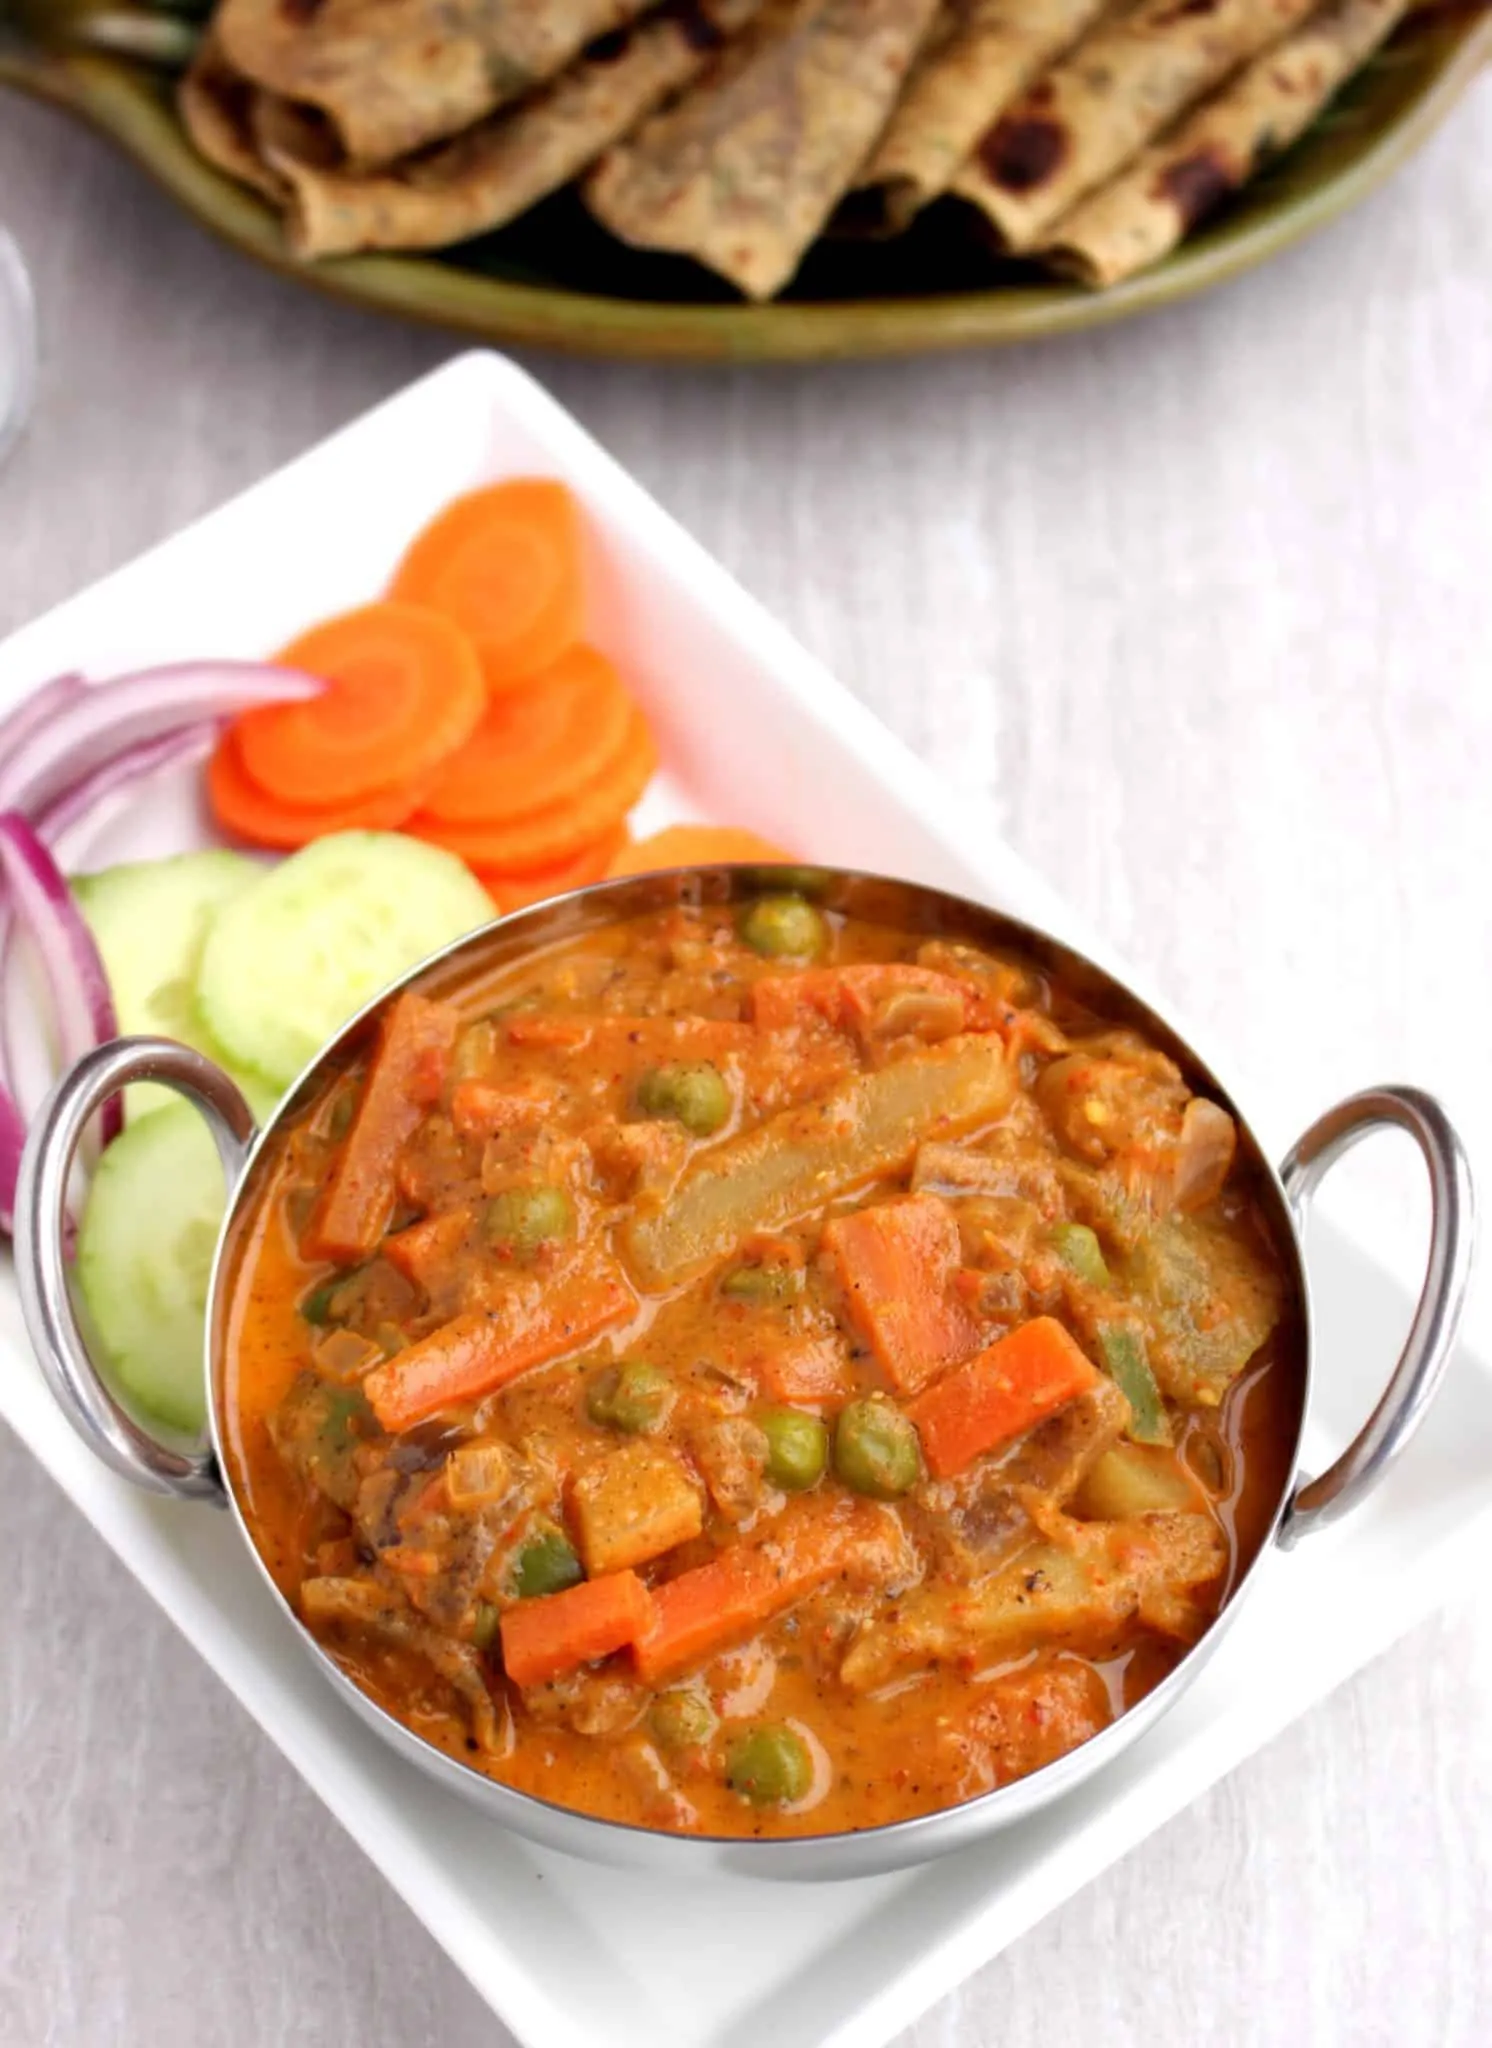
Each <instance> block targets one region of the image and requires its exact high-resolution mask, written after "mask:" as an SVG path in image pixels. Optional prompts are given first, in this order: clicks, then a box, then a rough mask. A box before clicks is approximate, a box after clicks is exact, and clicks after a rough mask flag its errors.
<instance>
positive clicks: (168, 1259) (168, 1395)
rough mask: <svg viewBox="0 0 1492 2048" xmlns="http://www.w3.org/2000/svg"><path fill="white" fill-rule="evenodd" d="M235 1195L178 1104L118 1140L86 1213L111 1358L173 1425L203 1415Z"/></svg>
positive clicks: (151, 1408)
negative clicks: (211, 1318) (215, 1287)
mask: <svg viewBox="0 0 1492 2048" xmlns="http://www.w3.org/2000/svg"><path fill="white" fill-rule="evenodd" d="M227 1199H228V1197H227V1189H226V1187H225V1186H224V1182H223V1169H222V1167H221V1166H220V1165H219V1164H218V1155H217V1151H216V1149H215V1148H214V1145H213V1142H212V1138H211V1135H210V1134H209V1132H208V1129H207V1126H206V1124H205V1123H203V1121H202V1119H201V1117H200V1116H198V1115H197V1113H196V1111H195V1110H193V1109H189V1108H188V1107H187V1105H186V1104H185V1103H184V1102H180V1101H177V1102H173V1103H171V1104H170V1105H169V1106H168V1107H167V1108H165V1109H162V1110H158V1111H156V1113H155V1114H154V1115H153V1116H147V1117H143V1118H141V1120H140V1121H139V1122H138V1123H135V1124H131V1125H130V1127H129V1128H128V1130H126V1131H125V1132H124V1133H123V1135H122V1136H120V1137H118V1138H116V1139H115V1141H114V1143H113V1144H112V1145H110V1146H109V1148H108V1150H107V1151H106V1152H105V1153H104V1155H103V1158H102V1159H101V1160H100V1161H99V1164H98V1170H97V1172H96V1173H95V1174H94V1176H93V1180H92V1182H91V1184H90V1186H89V1189H88V1199H87V1202H86V1204H85V1206H84V1209H83V1220H82V1224H81V1226H80V1228H79V1232H78V1259H77V1277H78V1285H79V1288H80V1290H81V1292H82V1296H83V1301H84V1304H85V1306H86V1308H87V1310H88V1313H89V1316H90V1317H91V1319H92V1322H93V1327H94V1333H95V1339H96V1342H97V1345H98V1347H99V1350H100V1351H101V1353H102V1357H103V1362H104V1363H105V1364H106V1365H107V1366H108V1367H109V1369H110V1370H111V1372H112V1373H113V1376H114V1378H115V1379H116V1380H117V1382H118V1384H119V1387H120V1389H121V1390H122V1392H123V1393H124V1394H126V1395H127V1396H128V1397H129V1398H130V1399H131V1401H132V1402H133V1403H134V1404H135V1405H136V1406H137V1407H139V1408H140V1409H142V1410H143V1411H144V1412H145V1413H146V1414H147V1415H150V1416H153V1417H154V1418H155V1419H156V1421H158V1422H164V1423H166V1424H167V1425H169V1426H170V1427H172V1428H174V1429H182V1430H189V1431H193V1432H195V1431H197V1430H200V1429H201V1427H202V1424H203V1421H204V1419H205V1414H206V1395H207V1387H206V1374H205V1368H204V1364H203V1318H204V1315H205V1311H206V1308H207V1283H208V1278H209V1274H210V1271H211V1267H212V1253H213V1246H214V1245H215V1244H216V1242H217V1235H218V1227H219V1225H220V1224H221V1222H222V1220H223V1210H224V1208H225V1207H226V1206H227Z"/></svg>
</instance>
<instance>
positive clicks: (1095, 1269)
mask: <svg viewBox="0 0 1492 2048" xmlns="http://www.w3.org/2000/svg"><path fill="white" fill-rule="evenodd" d="M1052 1249H1053V1250H1054V1251H1055V1252H1056V1254H1057V1257H1058V1258H1059V1259H1060V1260H1061V1261H1062V1263H1063V1265H1064V1266H1066V1267H1067V1269H1068V1271H1069V1272H1071V1273H1075V1274H1076V1275H1077V1277H1078V1279H1079V1280H1081V1281H1082V1282H1083V1284H1084V1286H1086V1287H1107V1286H1108V1284H1109V1269H1108V1267H1107V1265H1105V1263H1104V1256H1103V1251H1102V1248H1101V1247H1100V1245H1099V1242H1098V1238H1097V1235H1096V1234H1095V1233H1094V1232H1093V1231H1091V1230H1090V1229H1089V1228H1088V1226H1087V1224H1086V1223H1054V1224H1053V1225H1052Z"/></svg>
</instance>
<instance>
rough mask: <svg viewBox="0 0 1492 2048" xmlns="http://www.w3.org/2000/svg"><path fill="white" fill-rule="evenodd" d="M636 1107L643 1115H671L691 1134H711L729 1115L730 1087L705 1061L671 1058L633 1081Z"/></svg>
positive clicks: (662, 1116) (716, 1069) (694, 1135)
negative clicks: (672, 1059) (663, 1065)
mask: <svg viewBox="0 0 1492 2048" xmlns="http://www.w3.org/2000/svg"><path fill="white" fill-rule="evenodd" d="M637 1106H638V1108H639V1109H640V1110H641V1111H642V1113H643V1115H644V1116H649V1117H654V1118H657V1119H662V1118H665V1117H672V1118H673V1119H674V1121H675V1122H676V1123H681V1124H682V1125H683V1126H684V1129H685V1130H686V1131H688V1132H689V1133H690V1135H691V1136H692V1137H696V1138H708V1137H711V1136H712V1135H713V1134H714V1133H715V1132H716V1131H718V1130H719V1128H720V1126H721V1125H722V1124H723V1123H724V1122H725V1121H726V1119H727V1118H728V1117H729V1115H730V1109H731V1100H730V1089H729V1088H728V1087H727V1086H726V1084H725V1079H724V1076H723V1075H722V1074H721V1072H720V1070H719V1068H718V1067H712V1066H711V1065H710V1064H709V1062H708V1061H706V1060H700V1061H698V1062H695V1063H689V1062H685V1061H682V1060H678V1061H674V1062H673V1063H672V1064H671V1065H669V1066H666V1067H650V1068H649V1069H648V1071H647V1072H646V1073H645V1074H644V1075H643V1077H642V1079H641V1080H640V1081H639V1082H638V1084H637Z"/></svg>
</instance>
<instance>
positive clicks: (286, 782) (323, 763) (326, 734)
mask: <svg viewBox="0 0 1492 2048" xmlns="http://www.w3.org/2000/svg"><path fill="white" fill-rule="evenodd" d="M280 659H281V660H282V661H283V662H285V663H286V665H287V666H288V667H291V668H298V669H304V670H305V671H306V672H307V673H308V674H310V675H313V676H323V677H325V679H326V684H327V687H326V688H325V689H324V690H323V691H322V692H321V693H320V695H319V696H316V697H311V698H308V699H307V700H306V701H305V702H304V703H301V704H266V705H263V706H261V707H260V708H259V709H257V710H254V711H246V712H245V713H244V714H243V715H242V717H241V718H240V719H239V720H238V723H237V727H236V730H237V733H238V745H239V755H240V758H241V760H242V762H243V765H244V767H245V768H246V769H247V770H248V772H249V774H250V775H251V776H252V777H253V779H254V781H255V782H257V783H258V784H259V786H260V788H261V789H264V790H266V791H267V792H268V794H269V795H270V796H275V797H279V798H280V799H281V800H282V801H283V802H285V803H291V804H336V803H346V802H348V801H350V800H352V799H355V798H358V797H365V796H368V795H370V794H371V793H372V792H373V791H375V790H380V789H388V788H390V787H392V786H394V785H396V784H397V785H405V784H408V783H410V782H412V781H414V780H415V779H416V777H419V776H423V775H424V774H425V773H426V771H427V770H429V769H431V768H434V767H435V766H436V764H437V763H438V762H441V761H444V760H445V759H446V758H447V756H448V755H450V754H452V753H454V752H455V750H456V748H457V747H459V746H461V745H462V743H463V742H464V741H465V740H467V739H468V738H469V737H470V735H471V734H472V732H473V731H474V730H475V728H476V725H477V722H478V720H479V719H480V718H481V716H482V713H483V711H484V710H485V709H486V707H487V692H486V689H485V686H484V685H483V682H482V667H481V663H480V662H479V661H478V659H477V653H476V649H475V648H474V647H473V646H472V643H471V642H470V641H469V640H468V639H467V638H466V635H465V634H464V633H463V632H462V631H461V630H460V628H459V627H457V626H454V625H453V624H452V623H451V621H450V620H449V619H446V618H442V617H441V616H440V614H439V613H438V612H427V611H421V610H419V609H418V608H417V607H416V606H414V605H408V604H365V605H363V606H362V607H361V609H360V610H358V611H354V612H343V613H342V614H341V616H340V617H338V618H334V619H327V620H326V621H325V622H324V623H323V624H322V625H319V626H313V627H312V628H311V630H310V632H309V633H304V634H302V635H301V637H300V639H299V640H294V641H292V642H291V644H290V646H289V647H287V648H286V649H285V651H284V653H283V654H282V655H281V657H280Z"/></svg>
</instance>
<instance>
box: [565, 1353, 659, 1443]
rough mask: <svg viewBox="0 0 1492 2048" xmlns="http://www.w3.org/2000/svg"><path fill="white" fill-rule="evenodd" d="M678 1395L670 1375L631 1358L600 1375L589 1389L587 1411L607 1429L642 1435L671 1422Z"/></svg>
mask: <svg viewBox="0 0 1492 2048" xmlns="http://www.w3.org/2000/svg"><path fill="white" fill-rule="evenodd" d="M675 1392H676V1389H675V1387H674V1383H673V1381H672V1380H671V1379H670V1378H669V1376H668V1374H667V1373H666V1372H660V1371H659V1370H658V1368H657V1366H656V1365H648V1364H646V1363H645V1362H644V1361H643V1360H642V1359H640V1358H628V1359H624V1360H623V1362H622V1363H621V1364H620V1365H612V1366H608V1367H607V1369H606V1371H605V1372H602V1373H597V1375H596V1377H595V1378H594V1379H593V1380H592V1381H591V1383H590V1385H589V1387H587V1389H586V1395H585V1412H586V1414H587V1415H588V1416H589V1417H590V1418H591V1421H592V1422H595V1423H599V1424H600V1426H601V1427H602V1428H603V1429H620V1430H622V1431H624V1432H625V1434H626V1435H628V1436H642V1435H644V1434H646V1433H647V1432H648V1431H650V1430H654V1429H658V1428H661V1426H662V1425H663V1424H664V1423H665V1422H666V1421H667V1420H668V1412H669V1410H670V1409H671V1408H672V1407H673V1404H674V1396H675Z"/></svg>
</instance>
